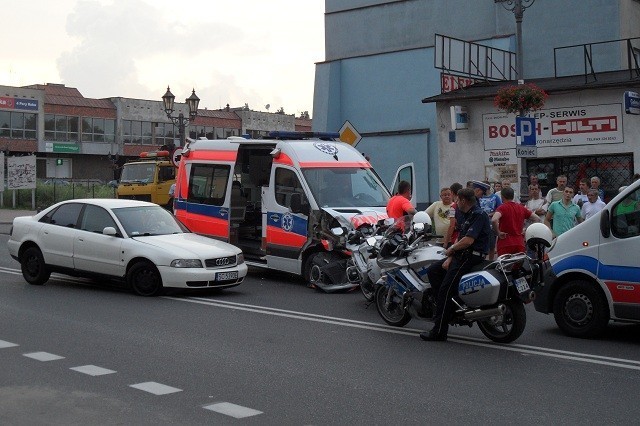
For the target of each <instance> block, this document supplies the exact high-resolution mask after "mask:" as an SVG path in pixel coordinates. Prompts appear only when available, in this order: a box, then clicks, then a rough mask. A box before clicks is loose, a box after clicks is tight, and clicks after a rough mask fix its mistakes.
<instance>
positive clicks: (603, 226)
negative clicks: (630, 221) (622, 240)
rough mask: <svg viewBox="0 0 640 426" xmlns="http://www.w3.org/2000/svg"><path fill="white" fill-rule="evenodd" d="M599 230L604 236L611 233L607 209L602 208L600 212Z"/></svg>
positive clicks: (606, 236)
mask: <svg viewBox="0 0 640 426" xmlns="http://www.w3.org/2000/svg"><path fill="white" fill-rule="evenodd" d="M600 232H601V233H602V236H603V237H604V238H609V236H610V235H611V220H610V218H609V210H607V209H604V210H602V212H601V213H600Z"/></svg>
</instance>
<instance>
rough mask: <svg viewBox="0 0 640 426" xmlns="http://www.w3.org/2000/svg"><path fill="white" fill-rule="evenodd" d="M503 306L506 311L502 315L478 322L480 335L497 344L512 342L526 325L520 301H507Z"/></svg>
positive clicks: (525, 314)
mask: <svg viewBox="0 0 640 426" xmlns="http://www.w3.org/2000/svg"><path fill="white" fill-rule="evenodd" d="M504 304H505V306H506V307H507V310H506V312H505V313H504V314H503V315H496V316H493V317H490V318H486V319H483V320H478V327H480V331H482V334H484V335H485V336H487V337H488V338H489V339H490V340H493V341H494V342H497V343H511V342H513V341H514V340H516V339H517V338H518V337H520V335H521V334H522V332H523V331H524V328H525V326H526V325H527V312H526V311H525V310H524V304H523V303H522V302H521V301H520V300H514V299H509V300H506V301H505V302H504Z"/></svg>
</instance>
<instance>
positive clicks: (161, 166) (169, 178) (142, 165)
mask: <svg viewBox="0 0 640 426" xmlns="http://www.w3.org/2000/svg"><path fill="white" fill-rule="evenodd" d="M175 181H176V168H175V166H174V165H173V162H172V161H171V157H170V154H169V151H152V152H141V153H140V158H137V159H135V160H132V161H129V162H127V163H125V164H124V166H122V174H121V175H120V182H119V184H118V189H117V191H116V197H117V198H126V199H130V200H142V201H151V202H152V203H156V204H159V205H161V206H163V207H166V208H168V209H170V210H171V209H172V208H173V206H170V205H169V201H170V199H171V197H170V196H169V188H170V187H171V185H172V184H174V183H175Z"/></svg>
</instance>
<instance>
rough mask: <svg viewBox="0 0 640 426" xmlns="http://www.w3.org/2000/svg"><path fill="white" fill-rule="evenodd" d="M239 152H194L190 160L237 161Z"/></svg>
mask: <svg viewBox="0 0 640 426" xmlns="http://www.w3.org/2000/svg"><path fill="white" fill-rule="evenodd" d="M237 157H238V152H237V151H208V150H207V151H192V152H191V153H189V157H188V159H189V160H212V161H236V158H237Z"/></svg>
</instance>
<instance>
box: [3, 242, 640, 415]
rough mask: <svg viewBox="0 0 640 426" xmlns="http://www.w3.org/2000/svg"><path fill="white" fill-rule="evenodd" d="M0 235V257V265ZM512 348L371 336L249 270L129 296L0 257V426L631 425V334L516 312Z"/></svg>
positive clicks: (287, 283)
mask: <svg viewBox="0 0 640 426" xmlns="http://www.w3.org/2000/svg"><path fill="white" fill-rule="evenodd" d="M6 240H7V236H6V235H0V252H4V253H7V251H6V246H5V243H6ZM527 314H528V324H527V329H526V330H525V333H524V334H523V336H522V337H521V338H520V339H519V340H518V341H517V342H515V343H514V344H511V345H499V344H494V343H491V342H490V341H488V340H487V339H486V338H484V336H483V335H482V334H481V333H480V331H479V330H478V329H477V328H476V327H474V328H471V329H469V328H464V329H461V328H457V329H456V328H454V329H452V330H451V334H450V339H449V341H448V342H446V343H442V342H423V341H421V340H420V339H419V338H418V336H417V334H418V332H419V331H420V330H421V329H424V328H427V327H429V326H430V324H428V323H420V322H411V323H409V324H408V325H407V326H406V327H405V328H401V329H398V328H392V327H388V326H386V325H384V323H383V321H382V320H381V319H380V317H379V316H378V314H377V312H376V310H375V307H374V306H369V307H367V306H366V304H365V302H364V298H363V297H362V295H361V294H360V293H358V292H357V291H356V292H351V293H345V294H323V293H320V292H318V291H315V290H311V289H308V288H306V286H305V285H304V283H302V282H301V281H300V280H297V279H295V277H292V276H290V275H287V274H278V273H273V272H269V271H262V270H252V271H251V272H250V275H249V277H248V279H247V280H246V281H245V282H244V283H243V284H242V285H241V286H239V287H236V288H234V289H229V290H225V291H222V292H205V293H202V292H197V293H194V292H190V293H181V292H178V293H172V294H169V295H165V296H162V297H157V298H142V297H137V296H135V295H133V294H132V293H131V292H129V291H127V290H126V289H122V288H118V287H114V286H105V285H96V284H94V283H90V282H88V281H86V280H78V279H75V278H69V277H66V276H62V275H54V276H52V279H51V280H50V282H49V283H47V284H46V285H44V286H31V285H28V284H26V283H25V282H24V280H23V278H22V276H21V275H20V272H19V265H18V263H17V262H15V261H13V260H12V259H11V258H10V257H8V256H3V257H1V258H0V365H1V366H2V368H0V423H1V424H29V425H45V424H46V425H52V424H60V425H62V424H64V425H72V424H83V425H84V424H88V423H91V424H137V425H138V424H139V425H145V424H154V425H158V424H181V425H191V424H206V423H211V424H237V423H242V424H260V425H263V424H278V425H285V424H286V425H289V424H291V425H307V424H316V425H319V424H339V425H343V424H404V423H407V424H463V423H464V424H469V423H474V424H496V423H501V424H508V423H514V424H515V423H517V424H559V423H563V424H577V423H582V424H596V423H597V424H631V423H635V421H636V419H637V418H638V417H639V416H640V407H639V406H638V405H637V404H635V403H634V402H633V401H634V400H635V398H636V397H637V394H638V380H639V378H640V352H639V351H638V345H639V342H640V337H639V336H640V333H639V332H638V331H639V327H638V326H635V325H614V326H612V327H611V328H610V330H609V331H608V334H607V336H606V337H604V338H602V339H599V340H581V339H572V338H568V337H565V336H563V335H562V334H560V332H559V331H558V330H557V328H556V327H555V323H554V321H553V318H552V317H550V316H545V315H542V314H538V313H536V312H535V311H534V310H533V307H532V306H528V307H527Z"/></svg>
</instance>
